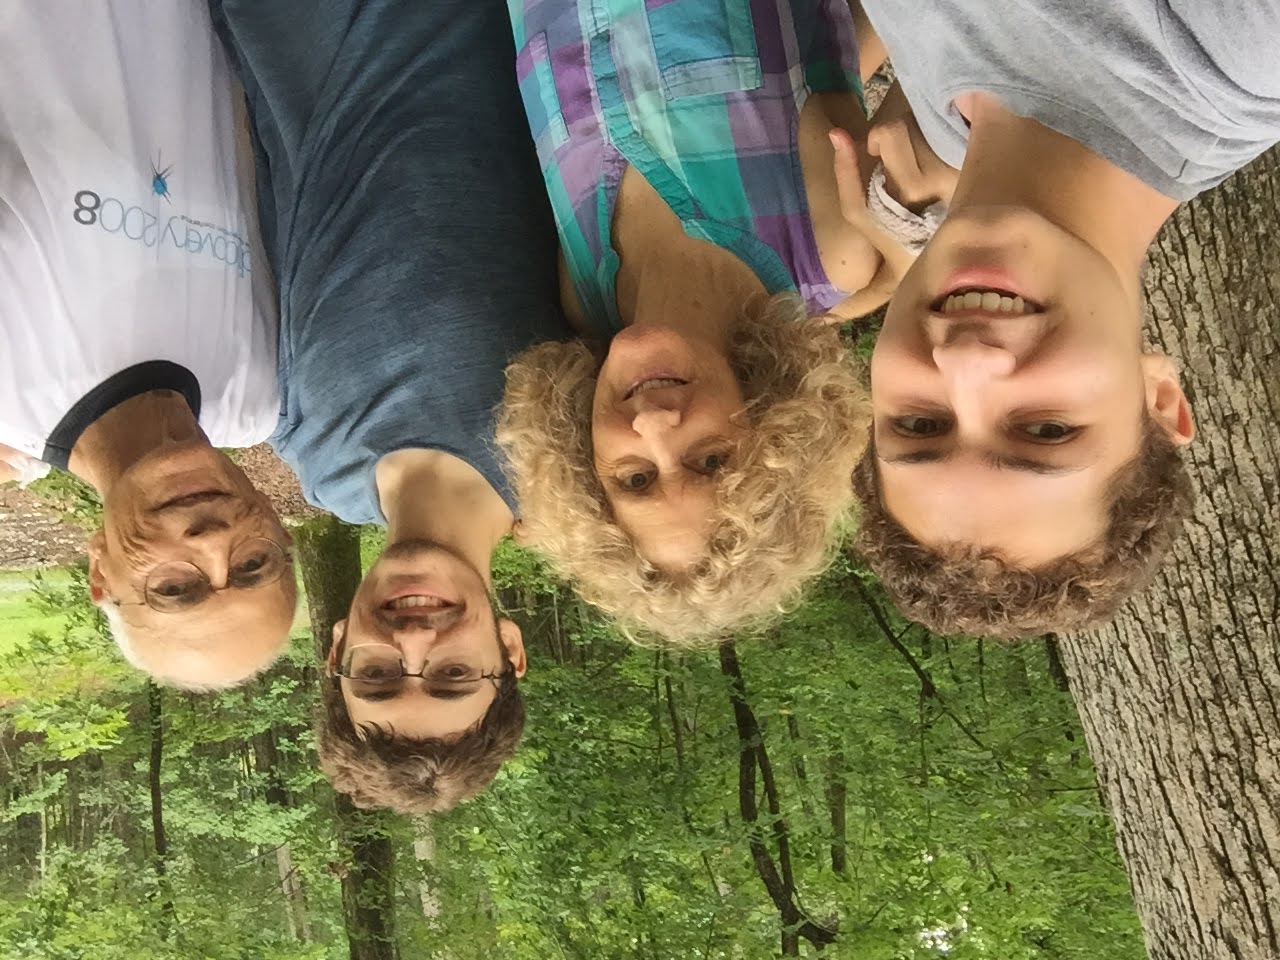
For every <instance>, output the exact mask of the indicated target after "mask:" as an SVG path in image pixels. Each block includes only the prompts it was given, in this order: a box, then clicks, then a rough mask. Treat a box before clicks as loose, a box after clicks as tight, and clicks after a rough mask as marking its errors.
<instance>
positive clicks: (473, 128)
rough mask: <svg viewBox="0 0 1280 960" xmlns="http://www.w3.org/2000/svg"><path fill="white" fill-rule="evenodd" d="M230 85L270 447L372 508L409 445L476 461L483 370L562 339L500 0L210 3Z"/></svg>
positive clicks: (485, 459)
mask: <svg viewBox="0 0 1280 960" xmlns="http://www.w3.org/2000/svg"><path fill="white" fill-rule="evenodd" d="M210 6H211V9H212V11H213V17H214V22H215V25H217V27H218V29H219V32H220V33H221V35H222V37H223V39H224V41H225V42H226V44H227V46H228V48H229V49H230V50H231V53H232V60H233V63H234V64H235V65H236V66H237V68H238V70H239V73H240V76H241V79H242V81H243V83H244V86H245V91H246V94H247V96H248V102H249V108H250V114H251V117H252V121H253V125H254V134H255V148H256V150H257V160H258V195H259V206H260V210H261V221H262V231H263V239H264V243H265V246H266V250H267V254H268V256H269V258H270V259H271V262H272V266H273V267H274V269H275V274H276V278H277V280H278V282H279V286H280V304H281V307H280V379H281V413H280V423H279V426H278V428H277V430H276V433H275V435H274V437H273V438H272V443H273V445H274V446H275V448H276V450H277V451H278V452H279V453H280V455H281V456H282V457H283V458H284V459H285V461H287V462H288V463H289V465H290V466H292V467H293V469H294V470H295V471H296V472H297V474H298V476H299V478H300V479H301V481H302V489H303V492H304V493H305V494H306V496H307V499H308V500H310V501H311V502H312V503H314V504H316V505H317V506H320V507H324V508H325V509H328V510H331V511H332V512H334V513H335V514H337V515H338V516H339V517H341V518H342V519H343V520H346V521H348V522H351V523H369V522H375V521H381V520H382V513H381V510H380V509H379V507H378V501H377V493H376V489H375V486H374V467H375V465H376V464H377V462H378V459H379V458H380V457H382V456H383V455H385V454H387V453H391V452H394V451H396V450H401V449H405V448H408V447H419V448H430V449H436V450H443V451H445V452H448V453H450V454H453V455H454V456H457V457H460V458H461V459H463V460H465V461H467V462H468V463H470V464H471V465H472V466H474V467H475V468H476V469H477V470H479V471H480V473H482V474H483V475H484V476H485V477H486V478H487V479H488V480H489V482H490V483H491V484H492V485H493V487H494V489H496V490H497V491H499V492H500V493H501V494H502V495H503V497H504V498H506V500H507V502H508V503H509V504H511V505H512V506H513V508H514V502H513V498H512V495H511V493H510V491H509V489H508V488H507V486H506V483H505V481H504V479H503V476H502V471H501V469H500V467H499V463H498V457H497V453H496V449H495V447H494V444H493V440H492V435H493V409H494V407H495V405H496V404H497V403H498V402H499V401H500V400H501V398H502V388H503V372H502V371H503V368H504V366H505V365H506V363H507V361H508V360H509V358H510V357H511V356H512V355H513V354H514V353H516V352H518V351H519V350H521V349H522V348H524V347H525V346H528V345H529V344H531V343H535V342H539V341H542V340H548V339H563V338H566V337H569V336H571V335H572V331H571V330H570V329H569V327H568V326H567V324H566V322H565V320H564V318H563V315H562V313H561V312H560V307H559V296H558V288H557V281H556V260H555V258H556V235H555V226H554V224H553V222H552V218H551V212H550V209H549V206H548V204H547V200H546V194H545V190H544V188H543V185H542V178H541V176H540V174H539V171H538V161H537V157H536V155H535V153H534V150H533V145H532V142H531V140H530V136H529V131H528V126H527V122H526V120H525V115H524V107H523V106H522V104H521V102H520V97H519V93H518V91H517V88H516V82H515V47H514V43H513V40H512V36H511V26H510V21H509V19H508V17H507V10H506V5H505V2H504V0H364V2H359V0H272V2H270V3H263V2H262V0H211V3H210Z"/></svg>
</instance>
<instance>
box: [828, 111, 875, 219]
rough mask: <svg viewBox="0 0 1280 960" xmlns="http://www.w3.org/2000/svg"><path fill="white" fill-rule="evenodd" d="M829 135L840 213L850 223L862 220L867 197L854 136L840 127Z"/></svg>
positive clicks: (832, 130)
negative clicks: (832, 151)
mask: <svg viewBox="0 0 1280 960" xmlns="http://www.w3.org/2000/svg"><path fill="white" fill-rule="evenodd" d="M829 136H830V138H831V147H832V149H833V150H834V151H835V156H834V157H833V159H832V161H831V162H832V170H833V172H834V173H835V178H836V195H837V196H838V197H839V200H840V215H841V216H843V217H844V218H845V220H847V221H849V222H850V223H858V222H861V221H863V220H865V219H866V209H867V198H866V195H865V193H864V192H863V191H864V190H865V188H864V187H863V185H862V175H861V171H860V170H859V169H858V151H857V148H856V147H855V146H854V143H853V137H851V136H850V135H849V132H848V131H847V130H841V129H840V128H839V127H833V128H832V129H831V132H830V134H829Z"/></svg>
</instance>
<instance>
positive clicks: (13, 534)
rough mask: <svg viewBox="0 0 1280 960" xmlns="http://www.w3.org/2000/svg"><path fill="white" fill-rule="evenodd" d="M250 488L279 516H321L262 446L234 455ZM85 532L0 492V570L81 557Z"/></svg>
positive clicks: (44, 507)
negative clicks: (256, 489)
mask: <svg viewBox="0 0 1280 960" xmlns="http://www.w3.org/2000/svg"><path fill="white" fill-rule="evenodd" d="M237 460H238V462H239V463H240V466H241V468H242V469H243V470H244V472H245V473H246V474H247V475H248V476H249V479H250V480H252V481H253V483H254V486H256V487H257V488H258V489H259V490H261V491H262V492H263V493H265V494H266V495H267V496H268V497H270V498H271V502H272V503H273V504H274V505H275V508H276V510H278V511H279V512H280V515H281V516H282V517H288V518H292V519H303V518H306V517H311V516H316V515H317V514H319V513H320V512H321V511H319V510H316V509H315V508H314V507H312V506H310V505H309V504H308V503H307V502H306V500H305V499H303V496H302V490H301V489H300V488H299V486H298V480H297V478H296V477H294V475H293V471H291V470H290V469H289V468H288V467H287V466H285V465H284V463H282V462H281V461H280V459H279V458H278V457H277V456H276V455H275V453H274V452H272V450H271V448H270V447H269V446H267V445H266V444H265V443H264V444H259V445H258V446H256V447H250V448H249V449H247V450H242V451H240V453H239V454H238V456H237ZM84 539H85V531H84V530H82V529H81V528H80V527H79V526H77V525H76V524H74V523H67V522H66V521H65V520H63V518H62V514H61V513H60V511H58V510H57V509H56V508H54V507H51V506H50V505H49V504H47V503H45V502H44V501H43V500H41V499H40V497H39V496H37V495H36V494H34V493H32V492H31V491H29V490H19V489H18V488H17V487H13V486H6V487H0V570H29V569H34V568H37V567H58V566H65V565H66V564H70V563H75V562H76V561H77V560H79V559H80V558H81V557H83V556H84Z"/></svg>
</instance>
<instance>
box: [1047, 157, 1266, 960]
mask: <svg viewBox="0 0 1280 960" xmlns="http://www.w3.org/2000/svg"><path fill="white" fill-rule="evenodd" d="M1277 211H1280V153H1277V151H1272V152H1271V153H1270V154H1268V155H1267V156H1266V157H1264V158H1262V159H1261V160H1259V161H1257V162H1256V163H1255V164H1254V165H1253V166H1252V167H1251V168H1250V169H1249V170H1248V171H1247V172H1245V173H1244V174H1238V175H1236V176H1235V177H1233V178H1232V179H1231V180H1230V181H1228V182H1227V183H1226V184H1224V185H1223V186H1222V187H1220V188H1218V189H1216V190H1214V191H1211V192H1210V194H1209V195H1207V196H1205V197H1202V198H1201V199H1199V200H1197V201H1195V202H1193V203H1191V204H1189V205H1188V206H1186V207H1184V208H1183V209H1182V210H1181V211H1180V212H1179V213H1178V214H1177V215H1176V216H1175V217H1174V218H1173V219H1172V220H1171V221H1170V223H1169V224H1168V226H1167V227H1166V228H1165V230H1164V231H1163V233H1162V234H1161V235H1160V237H1159V239H1158V241H1157V243H1156V244H1155V246H1154V247H1153V249H1152V253H1151V258H1150V266H1151V269H1150V273H1149V275H1148V278H1147V293H1148V299H1149V302H1150V312H1151V318H1150V319H1151V321H1152V322H1151V323H1150V324H1149V328H1150V330H1151V335H1152V338H1153V340H1154V341H1155V342H1156V343H1158V344H1159V345H1160V346H1161V347H1162V348H1163V349H1164V350H1166V351H1167V352H1168V353H1169V354H1170V355H1171V356H1173V357H1175V358H1180V359H1181V360H1182V362H1183V380H1184V383H1185V385H1186V387H1187V393H1188V396H1189V397H1190V398H1191V400H1192V404H1193V407H1194V409H1195V412H1196V415H1197V419H1198V421H1199V437H1198V438H1197V440H1196V442H1195V443H1194V444H1193V445H1192V446H1191V447H1190V448H1189V449H1188V456H1189V458H1190V460H1189V462H1190V465H1191V470H1192V474H1193V477H1194V480H1195V483H1196V487H1197V493H1198V498H1199V499H1198V503H1197V506H1196V511H1195V516H1194V518H1193V519H1192V520H1191V522H1190V523H1189V529H1188V531H1187V534H1186V535H1185V536H1184V538H1183V539H1182V540H1181V541H1180V542H1179V543H1178V545H1177V547H1176V548H1175V549H1174V551H1173V556H1172V557H1171V558H1170V561H1169V562H1168V563H1167V564H1166V566H1165V569H1164V571H1163V572H1162V575H1161V577H1160V579H1159V580H1158V581H1157V583H1156V585H1155V586H1154V587H1153V588H1152V589H1151V590H1150V591H1149V592H1148V593H1147V594H1146V595H1145V596H1143V597H1141V598H1138V599H1137V600H1136V601H1135V602H1133V603H1132V604H1130V605H1129V606H1128V607H1127V608H1126V610H1125V611H1124V612H1123V614H1122V615H1121V616H1120V618H1118V619H1117V621H1116V622H1115V623H1114V624H1112V625H1110V626H1109V627H1107V628H1106V629H1104V630H1101V631H1099V632H1097V633H1093V634H1088V635H1077V636H1066V637H1062V638H1060V640H1059V644H1060V647H1061V652H1062V660H1063V665H1064V666H1065V668H1066V671H1067V674H1068V677H1069V678H1070V683H1071V690H1072V693H1073V694H1074V697H1075V700H1076V704H1077V706H1078V708H1079V711H1080V718H1081V720H1082V721H1083V724H1084V729H1085V734H1086V736H1087V738H1088V742H1089V748H1090V751H1091V752H1092V755H1093V760H1094V762H1095V764H1096V765H1097V767H1098V774H1099V778H1100V781H1101V784H1102V787H1103V790H1104V792H1105V795H1106V797H1107V800H1108V804H1109V806H1110V808H1111V811H1112V814H1113V816H1114V817H1115V822H1116V834H1117V840H1118V843H1119V847H1120V851H1121V853H1122V854H1123V856H1124V860H1125V864H1126V866H1127V869H1128V872H1129V879H1130V882H1131V884H1132V886H1133V892H1134V897H1135V900H1136V901H1137V906H1138V912H1139V915H1140V916H1141V918H1142V924H1143V928H1144V930H1145V931H1146V938H1147V946H1148V950H1149V952H1150V955H1151V956H1152V957H1153V958H1156V960H1228V958H1230V960H1276V958H1277V957H1280V896H1278V895H1277V891H1280V760H1278V759H1277V753H1278V752H1280V652H1278V649H1280V642H1278V641H1280V638H1278V630H1277V619H1278V618H1280V522H1278V521H1280V504H1278V500H1280V495H1278V493H1277V480H1276V465H1277V463H1278V462H1280V429H1278V428H1277V423H1280V214H1278V212H1277Z"/></svg>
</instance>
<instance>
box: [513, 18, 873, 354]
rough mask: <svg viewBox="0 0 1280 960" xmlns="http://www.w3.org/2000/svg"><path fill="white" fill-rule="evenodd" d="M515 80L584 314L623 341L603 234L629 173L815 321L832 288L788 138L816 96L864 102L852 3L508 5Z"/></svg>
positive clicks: (792, 139)
mask: <svg viewBox="0 0 1280 960" xmlns="http://www.w3.org/2000/svg"><path fill="white" fill-rule="evenodd" d="M508 5H509V7H510V10H511V17H512V22H513V27H514V32H515V39H516V49H517V59H516V72H517V76H518V78H519V82H520V91H521V95H522V97H523V99H524V104H525V110H526V112H527V113H528V115H529V123H530V128H531V130H532V132H533V135H534V138H535V141H536V143H537V147H538V156H539V158H540V160H541V164H542V173H543V179H544V180H545V182H546V185H547V192H548V194H549V196H550V198H551V206H552V209H553V210H554V212H555V216H556V224H557V227H558V229H559V233H560V242H561V249H562V252H563V254H564V257H565V261H566V263H567V266H568V272H569V276H570V277H571V279H572V281H573V285H574V289H575V291H576V293H577V295H578V300H579V302H580V304H581V306H582V309H583V312H584V314H585V315H586V317H587V319H588V321H589V322H590V323H591V325H592V327H593V328H594V329H595V330H597V332H599V333H600V334H602V335H605V336H608V335H610V334H612V333H614V332H616V331H617V330H618V329H620V328H621V326H622V324H621V320H620V318H619V316H618V311H617V304H616V296H615V290H614V282H615V278H616V274H617V268H618V257H617V254H616V252H615V251H614V250H613V247H612V245H611V243H610V237H609V233H610V224H611V223H612V220H613V209H614V204H615V203H616V200H617V195H618V187H619V185H620V184H621V182H622V175H623V173H624V172H625V170H626V168H627V166H629V165H630V166H634V167H635V168H636V169H637V170H638V171H639V172H640V173H641V174H642V175H643V176H644V178H645V179H646V180H647V181H648V182H649V184H650V185H651V186H652V187H653V188H654V189H655V190H656V191H657V192H658V194H659V195H660V196H661V197H662V198H663V200H664V201H666V203H667V204H668V206H670V208H671V210H672V211H673V212H674V213H675V214H676V215H677V216H678V217H680V219H681V221H682V222H683V224H684V228H685V230H686V232H688V233H689V234H690V235H691V236H694V237H697V238H699V239H703V240H707V241H709V242H711V243H715V244H717V245H718V246H720V247H723V248H725V249H727V250H730V251H731V252H733V253H734V254H735V255H737V256H738V257H739V258H740V259H741V260H743V262H745V263H746V264H748V265H749V266H750V267H751V268H752V269H753V270H754V271H755V273H756V275H757V276H758V277H759V278H760V280H761V281H762V282H763V284H764V285H765V287H766V289H768V290H769V292H771V293H776V292H780V291H784V290H798V291H799V293H800V294H801V295H802V296H803V297H804V299H805V300H806V302H807V303H808V304H809V305H810V309H811V310H813V311H814V312H819V311H822V310H826V309H828V308H829V307H831V306H833V305H834V304H836V303H838V302H839V301H841V300H843V299H844V298H845V296H847V293H846V292H845V291H842V290H839V289H837V288H835V287H834V286H833V285H832V284H831V283H830V281H829V280H828V279H827V276H826V272H825V271H824V270H823V268H822V263H821V261H820V260H819V258H818V250H817V242H816V240H815V238H814V235H813V227H812V223H811V222H810V217H809V207H808V201H807V198H806V194H805V187H804V180H803V177H802V175H801V170H800V157H799V152H798V148H797V144H796V134H797V128H798V121H799V117H800V110H801V108H802V107H803V106H804V103H805V100H806V99H807V98H808V97H809V95H810V94H811V93H815V92H828V91H839V92H855V93H857V94H858V95H859V96H861V84H860V82H859V79H858V62H857V46H856V42H855V38H854V30H853V18H852V15H851V14H850V12H849V8H848V4H847V2H846V0H508Z"/></svg>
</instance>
